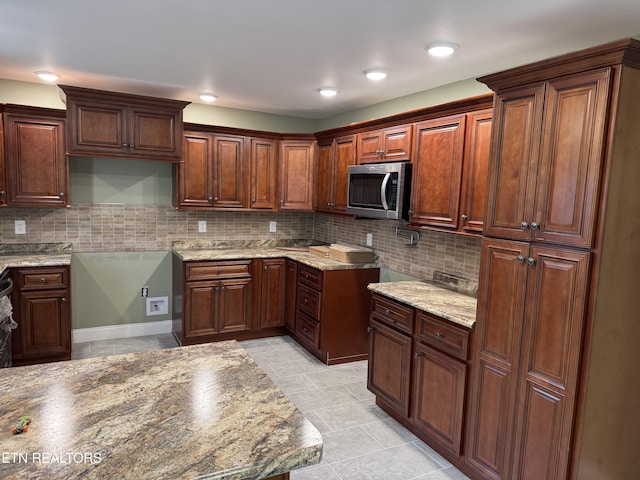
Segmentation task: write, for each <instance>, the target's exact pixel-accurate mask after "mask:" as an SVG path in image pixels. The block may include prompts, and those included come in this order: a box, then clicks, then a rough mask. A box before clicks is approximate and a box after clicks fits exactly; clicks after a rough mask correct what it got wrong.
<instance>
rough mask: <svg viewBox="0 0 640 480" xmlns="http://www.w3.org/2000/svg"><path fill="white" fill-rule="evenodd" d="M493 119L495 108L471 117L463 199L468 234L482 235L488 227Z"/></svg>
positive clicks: (464, 226) (463, 220)
mask: <svg viewBox="0 0 640 480" xmlns="http://www.w3.org/2000/svg"><path fill="white" fill-rule="evenodd" d="M492 118H493V110H491V109H488V110H481V111H478V112H472V113H469V114H468V115H467V135H466V139H465V146H464V162H463V166H462V198H461V199H460V222H461V223H460V228H462V230H464V231H467V232H478V233H481V232H482V228H483V225H484V211H485V205H486V201H485V199H486V195H487V175H488V172H489V151H490V147H491V126H492Z"/></svg>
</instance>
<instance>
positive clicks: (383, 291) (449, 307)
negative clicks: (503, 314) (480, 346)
mask: <svg viewBox="0 0 640 480" xmlns="http://www.w3.org/2000/svg"><path fill="white" fill-rule="evenodd" d="M368 288H369V290H371V291H372V292H374V293H379V294H380V295H384V296H386V297H389V298H392V299H394V300H397V301H399V302H402V303H404V304H406V305H409V306H411V307H414V308H417V309H419V310H424V311H425V312H428V313H431V314H433V315H436V316H438V317H441V318H445V319H447V320H449V321H451V322H454V323H457V324H458V325H462V326H463V327H467V328H472V327H473V326H474V325H475V323H476V305H477V300H476V299H475V298H474V297H471V296H468V295H464V294H462V293H459V292H455V291H453V290H449V289H447V288H443V287H440V286H438V285H434V284H431V283H427V282H419V281H404V282H386V283H370V284H369V287H368Z"/></svg>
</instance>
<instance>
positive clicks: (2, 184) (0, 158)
mask: <svg viewBox="0 0 640 480" xmlns="http://www.w3.org/2000/svg"><path fill="white" fill-rule="evenodd" d="M4 145H5V143H4V120H3V115H2V110H0V207H4V206H5V205H6V204H7V183H6V180H7V176H6V175H7V174H6V171H7V170H6V163H5V158H4Z"/></svg>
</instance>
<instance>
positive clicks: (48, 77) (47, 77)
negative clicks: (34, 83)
mask: <svg viewBox="0 0 640 480" xmlns="http://www.w3.org/2000/svg"><path fill="white" fill-rule="evenodd" d="M35 74H36V75H37V76H38V78H40V80H44V81H45V82H55V81H56V80H58V79H59V78H60V75H57V74H55V73H53V72H44V71H37V72H35Z"/></svg>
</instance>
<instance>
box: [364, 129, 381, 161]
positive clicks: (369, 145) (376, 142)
mask: <svg viewBox="0 0 640 480" xmlns="http://www.w3.org/2000/svg"><path fill="white" fill-rule="evenodd" d="M380 150H382V132H381V131H379V130H376V131H373V132H365V133H360V134H359V135H358V163H367V162H379V161H380V160H381V158H380V153H379V151H380Z"/></svg>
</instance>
